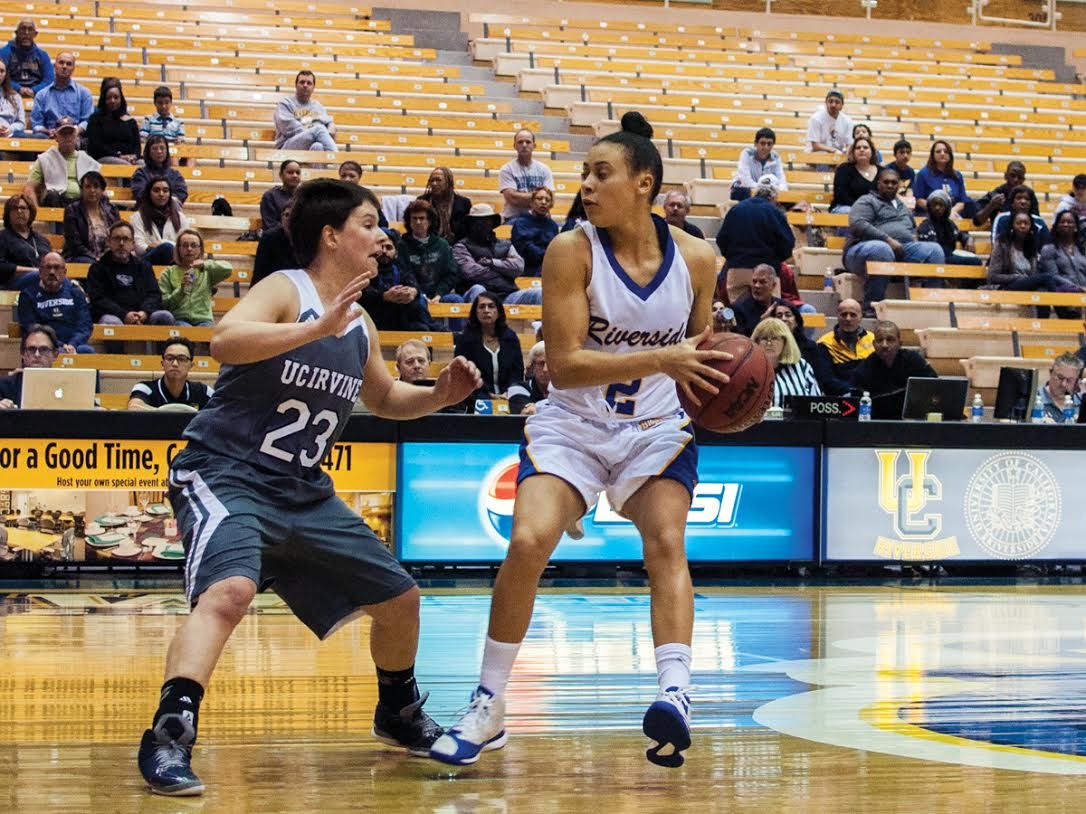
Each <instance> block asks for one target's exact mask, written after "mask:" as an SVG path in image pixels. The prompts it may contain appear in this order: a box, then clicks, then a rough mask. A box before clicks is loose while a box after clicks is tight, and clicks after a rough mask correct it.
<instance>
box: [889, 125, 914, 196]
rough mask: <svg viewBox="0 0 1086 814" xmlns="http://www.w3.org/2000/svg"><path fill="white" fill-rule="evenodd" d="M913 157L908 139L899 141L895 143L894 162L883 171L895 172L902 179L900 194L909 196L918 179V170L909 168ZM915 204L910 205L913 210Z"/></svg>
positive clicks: (899, 188) (911, 146)
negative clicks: (914, 182)
mask: <svg viewBox="0 0 1086 814" xmlns="http://www.w3.org/2000/svg"><path fill="white" fill-rule="evenodd" d="M912 157H913V145H912V144H910V143H909V142H908V141H907V140H906V139H899V140H898V141H896V142H894V160H893V161H891V162H890V163H889V164H887V165H886V166H885V167H883V169H886V170H894V171H895V172H896V173H897V177H898V178H899V179H900V183H899V187H898V194H899V195H903V194H908V192H909V190H910V189H911V188H912V185H913V181H914V180H915V179H916V170H914V169H913V168H912V167H910V166H909V159H911V158H912ZM913 205H914V204H911V205H910V208H912V206H913Z"/></svg>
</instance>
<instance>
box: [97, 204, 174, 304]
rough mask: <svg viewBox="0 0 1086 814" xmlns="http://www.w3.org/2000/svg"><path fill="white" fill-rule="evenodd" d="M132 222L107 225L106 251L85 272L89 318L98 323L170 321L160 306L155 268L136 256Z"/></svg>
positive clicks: (160, 300) (160, 298) (160, 294)
mask: <svg viewBox="0 0 1086 814" xmlns="http://www.w3.org/2000/svg"><path fill="white" fill-rule="evenodd" d="M134 248H135V247H134V239H133V231H132V227H131V225H129V224H127V223H125V222H124V221H123V220H122V221H118V222H117V223H114V224H113V225H112V226H110V227H109V251H108V252H106V253H105V254H104V255H102V257H101V259H100V260H98V261H97V262H95V263H93V264H92V265H91V267H90V271H89V272H88V273H87V296H88V297H89V298H90V306H91V318H92V319H94V320H95V321H96V322H97V323H98V324H99V325H173V324H175V323H176V320H175V319H174V318H173V314H171V313H170V312H169V311H167V310H165V309H164V308H163V307H162V291H161V289H159V287H158V280H156V279H155V272H154V269H152V268H151V264H150V263H149V262H148V261H147V260H146V259H141V258H138V257H136V255H135V254H134V252H133V249H134Z"/></svg>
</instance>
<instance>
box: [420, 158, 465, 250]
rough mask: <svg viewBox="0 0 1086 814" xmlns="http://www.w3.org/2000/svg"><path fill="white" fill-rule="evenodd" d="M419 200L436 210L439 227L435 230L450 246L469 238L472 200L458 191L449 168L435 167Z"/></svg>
mask: <svg viewBox="0 0 1086 814" xmlns="http://www.w3.org/2000/svg"><path fill="white" fill-rule="evenodd" d="M419 200H420V201H426V202H427V203H429V204H430V205H431V206H432V207H433V208H434V214H435V215H436V216H437V225H436V226H435V227H434V228H435V230H436V231H437V234H438V235H439V236H440V237H443V238H445V240H447V241H448V242H449V245H450V246H451V245H452V244H454V243H456V242H457V241H458V240H463V239H464V238H465V237H467V234H468V213H469V212H471V199H470V198H465V197H464V196H463V195H460V194H459V193H458V192H457V191H456V187H455V185H454V181H453V174H452V170H450V169H449V168H448V167H435V168H434V170H433V172H431V173H430V179H429V180H428V181H427V182H426V192H424V193H423V194H422V195H419Z"/></svg>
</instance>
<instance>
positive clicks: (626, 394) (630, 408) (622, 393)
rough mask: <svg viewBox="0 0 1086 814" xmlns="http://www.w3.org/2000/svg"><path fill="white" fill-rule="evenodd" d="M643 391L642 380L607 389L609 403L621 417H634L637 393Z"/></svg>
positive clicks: (614, 385) (615, 385) (613, 385)
mask: <svg viewBox="0 0 1086 814" xmlns="http://www.w3.org/2000/svg"><path fill="white" fill-rule="evenodd" d="M640 389H641V380H640V379H634V380H633V381H632V382H623V383H621V384H612V385H611V386H610V387H608V388H607V395H606V399H607V403H608V404H610V405H611V407H613V408H614V411H615V412H616V413H618V414H619V415H633V414H634V409H635V408H636V406H637V399H636V398H635V396H636V395H637V391H638V390H640Z"/></svg>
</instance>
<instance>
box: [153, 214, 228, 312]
mask: <svg viewBox="0 0 1086 814" xmlns="http://www.w3.org/2000/svg"><path fill="white" fill-rule="evenodd" d="M233 273H234V267H233V266H231V265H230V264H229V263H227V262H225V261H223V260H205V259H204V239H203V237H201V236H200V233H199V232H197V231H196V230H195V229H182V230H181V231H180V232H179V233H178V235H177V262H176V263H174V265H172V266H167V267H166V268H165V269H163V270H162V274H161V276H160V277H159V278H158V287H159V289H160V290H161V291H162V306H163V307H164V308H165V309H166V310H167V311H169V312H170V313H171V314H173V316H174V319H176V320H177V324H178V325H200V326H203V327H210V326H211V325H213V324H214V321H215V316H214V313H213V311H212V304H213V303H212V300H213V299H214V297H215V286H217V285H218V284H219V283H221V282H222V281H223V280H226V279H228V278H229V277H230V275H231V274H233Z"/></svg>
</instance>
